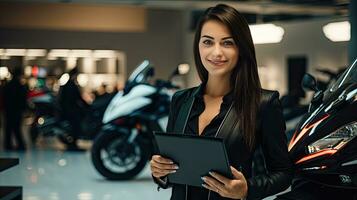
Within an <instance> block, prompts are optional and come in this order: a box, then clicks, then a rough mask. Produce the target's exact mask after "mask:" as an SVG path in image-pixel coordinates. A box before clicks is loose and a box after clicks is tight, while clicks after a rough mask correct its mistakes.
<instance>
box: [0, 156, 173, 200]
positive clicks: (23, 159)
mask: <svg viewBox="0 0 357 200" xmlns="http://www.w3.org/2000/svg"><path fill="white" fill-rule="evenodd" d="M0 157H19V158H20V164H19V165H18V166H16V167H13V168H11V169H8V170H6V171H3V172H1V174H0V185H19V186H23V199H24V200H111V199H116V200H119V199H120V200H121V199H129V200H136V199H138V200H139V199H145V200H150V199H169V196H170V190H160V192H157V190H156V186H155V184H154V183H153V182H152V180H151V176H150V173H149V171H148V170H149V169H148V168H146V169H145V170H144V171H143V172H142V173H141V174H140V175H139V176H138V177H137V178H136V179H135V180H132V181H125V182H120V181H108V180H105V179H104V178H102V177H101V176H100V175H99V174H98V173H97V172H96V171H95V169H94V168H93V165H92V163H91V160H90V155H89V153H88V152H61V151H54V150H32V151H28V152H26V153H23V152H22V153H21V152H2V153H0Z"/></svg>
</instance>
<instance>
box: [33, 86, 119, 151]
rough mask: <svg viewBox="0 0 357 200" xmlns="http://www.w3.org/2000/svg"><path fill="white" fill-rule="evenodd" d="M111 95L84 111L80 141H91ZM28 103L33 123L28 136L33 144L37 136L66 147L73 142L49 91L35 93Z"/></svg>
mask: <svg viewBox="0 0 357 200" xmlns="http://www.w3.org/2000/svg"><path fill="white" fill-rule="evenodd" d="M111 98H112V95H107V96H106V97H102V98H98V99H95V100H94V101H93V103H92V104H91V105H90V106H89V109H88V110H86V112H85V115H84V118H83V120H82V123H81V128H82V133H83V135H79V136H78V138H80V139H93V138H94V137H95V134H96V133H98V131H99V130H100V128H101V126H102V117H103V114H104V111H105V109H106V107H107V106H108V104H109V102H110V100H111ZM28 103H29V105H30V108H31V110H32V112H33V121H32V123H31V126H30V135H31V139H32V142H33V143H36V140H37V138H38V136H39V135H41V136H44V137H52V136H55V137H57V138H58V139H59V140H60V141H61V142H62V143H64V144H66V145H68V144H71V143H72V141H73V137H72V135H71V129H72V128H71V126H70V124H69V122H68V121H67V120H66V119H64V118H63V117H62V114H61V108H60V107H59V106H58V104H57V103H56V97H55V96H54V95H53V94H52V93H51V92H50V91H37V92H35V93H33V94H31V95H29V97H28Z"/></svg>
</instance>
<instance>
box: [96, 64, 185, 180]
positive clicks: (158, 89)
mask: <svg viewBox="0 0 357 200" xmlns="http://www.w3.org/2000/svg"><path fill="white" fill-rule="evenodd" d="M184 71H185V70H184ZM186 72H187V70H186ZM153 74H154V68H153V67H152V66H151V64H150V63H149V61H147V60H145V61H144V62H143V63H141V64H140V65H139V66H138V67H137V68H136V69H135V70H134V72H133V73H132V74H131V75H130V77H129V79H128V81H127V83H126V85H125V88H124V90H123V91H120V92H118V93H117V94H116V95H115V97H114V98H113V99H112V101H111V102H110V103H109V106H108V107H107V109H106V111H105V113H104V116H103V124H104V125H103V127H102V129H101V130H100V133H99V134H98V136H97V137H96V138H95V140H94V143H93V146H92V149H91V158H92V163H93V165H94V167H95V169H96V170H97V171H98V172H99V173H100V174H101V175H103V176H104V177H105V178H107V179H112V180H128V179H132V178H134V177H135V176H136V175H137V174H139V173H140V172H141V171H142V169H143V168H144V167H145V165H146V163H147V161H148V160H149V158H150V157H151V155H152V153H153V150H154V144H153V134H152V133H153V131H164V130H165V129H166V125H167V120H168V114H169V106H170V101H171V97H172V95H173V93H174V90H176V89H178V88H177V87H176V86H174V85H172V84H171V82H170V81H164V80H159V81H157V82H156V84H150V83H149V82H150V78H151V77H152V76H153ZM176 74H183V72H182V70H176V71H175V72H174V73H173V75H176ZM171 77H172V76H171Z"/></svg>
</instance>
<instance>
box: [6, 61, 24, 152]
mask: <svg viewBox="0 0 357 200" xmlns="http://www.w3.org/2000/svg"><path fill="white" fill-rule="evenodd" d="M21 76H22V68H20V67H18V68H15V69H14V72H13V74H12V79H11V81H9V82H8V83H7V84H5V86H4V88H3V100H4V111H5V138H4V142H5V150H15V149H16V148H15V146H14V145H13V144H12V136H14V139H15V141H16V144H17V150H25V149H26V147H25V143H24V139H23V135H22V131H21V128H22V118H23V113H24V111H25V110H26V105H27V104H26V95H27V88H26V86H25V85H24V84H23V83H22V82H21Z"/></svg>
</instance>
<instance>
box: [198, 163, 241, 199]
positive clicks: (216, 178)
mask: <svg viewBox="0 0 357 200" xmlns="http://www.w3.org/2000/svg"><path fill="white" fill-rule="evenodd" d="M231 170H232V174H233V179H229V178H226V177H224V176H222V175H220V174H218V173H215V172H210V175H211V176H212V177H213V178H212V177H209V176H204V177H202V180H203V181H204V182H205V183H204V184H203V187H205V188H207V189H209V190H212V191H214V192H217V193H218V194H219V195H221V196H222V197H227V198H232V199H242V198H245V197H246V196H247V193H248V185H247V181H246V179H245V177H244V175H243V174H242V173H241V172H239V171H238V170H236V169H235V168H234V167H232V166H231Z"/></svg>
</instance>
